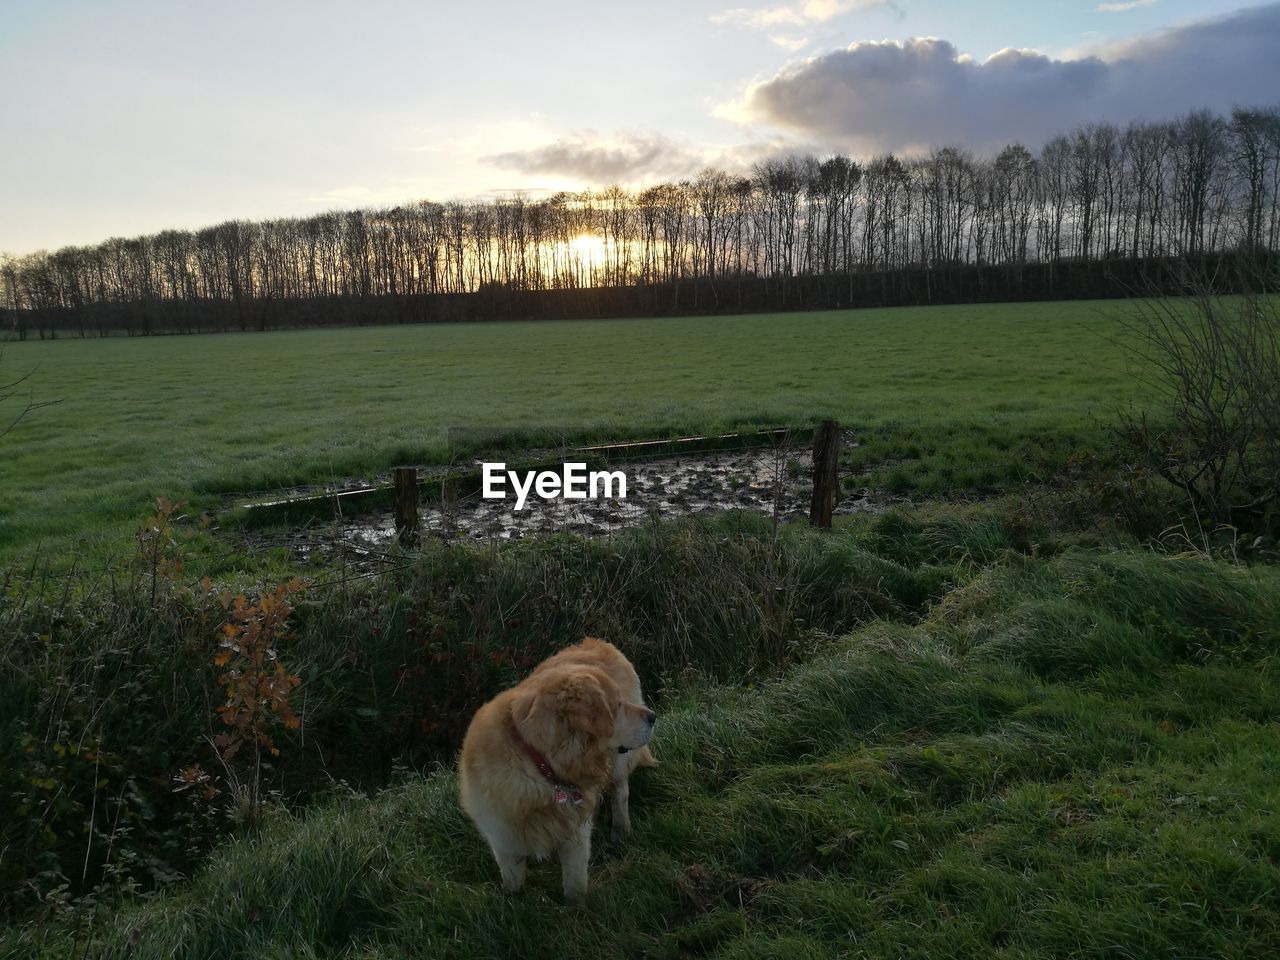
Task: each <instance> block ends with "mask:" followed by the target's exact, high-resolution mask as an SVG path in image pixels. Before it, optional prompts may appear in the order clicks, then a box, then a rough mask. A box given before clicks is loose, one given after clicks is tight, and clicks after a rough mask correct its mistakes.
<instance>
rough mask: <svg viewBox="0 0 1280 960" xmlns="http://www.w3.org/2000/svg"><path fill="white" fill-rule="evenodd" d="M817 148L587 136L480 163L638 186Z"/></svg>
mask: <svg viewBox="0 0 1280 960" xmlns="http://www.w3.org/2000/svg"><path fill="white" fill-rule="evenodd" d="M817 150H818V146H817V144H814V143H810V142H807V141H799V140H796V139H794V138H791V137H781V136H773V137H767V138H762V139H756V140H752V141H748V142H745V143H737V144H728V145H725V144H721V145H714V144H713V145H708V146H700V147H695V146H692V145H690V144H686V143H679V142H676V141H674V140H670V139H668V138H666V137H663V136H661V135H659V134H647V135H636V134H627V135H615V136H612V137H605V136H600V135H597V134H595V133H591V132H587V133H584V134H579V135H577V136H574V137H570V138H562V139H559V140H556V141H554V142H552V143H549V144H545V145H542V146H538V147H534V148H532V149H527V150H511V151H508V152H506V153H499V154H494V155H492V156H488V157H482V158H481V159H482V160H483V161H484V162H485V163H489V164H491V165H493V166H496V167H500V168H502V169H504V170H510V171H514V172H516V173H520V174H524V175H526V176H528V175H536V176H543V177H550V178H553V179H555V180H558V181H566V186H567V185H568V183H573V184H585V185H591V186H605V185H609V184H615V183H618V184H624V185H628V186H639V185H644V184H650V183H655V182H658V181H660V180H680V179H684V178H686V177H691V176H693V175H694V174H696V173H697V172H698V171H699V170H702V169H703V168H705V167H715V168H717V169H720V170H724V171H726V172H728V173H743V172H746V171H747V170H749V169H750V168H751V166H752V164H754V163H757V162H759V161H761V160H765V159H769V158H772V157H781V156H787V155H790V154H793V153H813V152H816V151H817ZM544 189H546V188H544Z"/></svg>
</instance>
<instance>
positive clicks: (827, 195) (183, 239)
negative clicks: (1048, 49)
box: [0, 107, 1280, 336]
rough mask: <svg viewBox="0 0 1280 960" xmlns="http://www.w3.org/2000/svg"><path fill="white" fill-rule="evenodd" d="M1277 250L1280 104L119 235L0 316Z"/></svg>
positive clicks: (399, 306)
mask: <svg viewBox="0 0 1280 960" xmlns="http://www.w3.org/2000/svg"><path fill="white" fill-rule="evenodd" d="M1278 245H1280V108H1276V107H1272V108H1266V109H1248V110H1246V109H1237V110H1235V111H1233V112H1232V114H1231V116H1230V117H1223V116H1219V115H1217V114H1214V113H1211V112H1207V111H1198V112H1194V113H1190V114H1187V115H1186V116H1183V117H1181V118H1179V119H1176V120H1171V121H1164V122H1156V123H1132V124H1130V125H1129V126H1127V127H1123V128H1122V127H1117V126H1114V125H1111V124H1107V123H1095V124H1088V125H1086V126H1083V127H1080V128H1078V129H1076V130H1074V131H1073V132H1071V133H1070V134H1067V135H1063V136H1059V137H1056V138H1054V139H1052V140H1050V141H1049V142H1048V143H1046V144H1045V145H1044V147H1043V148H1042V149H1041V150H1040V151H1039V152H1038V153H1034V154H1033V153H1032V152H1030V151H1029V150H1027V149H1026V148H1025V147H1023V146H1021V145H1020V144H1013V145H1010V146H1008V147H1006V148H1004V149H1003V150H1001V151H1000V152H999V153H998V154H997V155H995V156H993V157H976V156H974V155H972V154H970V153H968V152H966V151H964V150H962V149H958V148H955V147H945V148H941V149H936V150H934V151H932V152H930V153H929V154H927V155H924V156H918V157H911V158H899V157H895V156H893V155H885V156H880V157H876V158H874V159H872V160H869V161H867V162H860V161H856V160H853V159H850V158H848V157H844V156H832V157H829V158H826V159H817V158H814V157H787V158H782V159H773V160H767V161H763V162H761V163H758V164H757V165H756V166H755V167H754V168H753V170H752V172H751V175H750V176H737V175H732V174H729V173H725V172H723V171H720V170H715V169H707V170H705V171H703V172H702V173H701V174H699V175H698V176H697V177H695V178H693V179H691V180H687V181H681V182H678V183H664V184H660V185H657V186H653V187H649V188H646V189H643V190H635V191H633V190H626V189H623V188H620V187H609V188H607V189H604V190H598V191H586V192H582V193H561V194H557V195H555V196H552V197H550V198H547V199H542V200H531V199H528V198H526V197H521V196H514V197H510V198H505V199H499V200H495V201H492V202H477V203H457V202H455V203H445V204H440V203H433V202H430V201H421V202H417V203H411V204H405V205H401V206H397V207H393V208H390V209H381V210H353V211H348V212H333V213H324V214H320V215H317V216H313V217H307V218H300V219H299V218H290V219H279V220H267V221H261V222H256V223H255V222H249V221H238V220H237V221H228V222H226V223H222V224H219V225H217V226H212V227H207V228H205V229H202V230H197V231H185V230H166V231H164V232H162V233H158V234H153V235H150V236H143V237H136V238H132V239H121V238H115V239H111V240H107V241H105V242H103V243H100V244H98V245H96V246H88V247H64V248H63V249H61V250H57V251H55V252H53V253H48V252H44V251H41V252H38V253H33V254H29V255H27V256H23V257H16V258H15V257H8V258H4V259H3V261H2V262H0V309H3V311H4V320H5V322H6V324H7V325H9V326H10V327H12V329H13V330H14V331H15V332H16V333H17V334H18V335H19V336H25V335H27V334H28V333H29V332H33V331H34V332H38V333H39V334H40V335H44V334H45V333H46V332H52V331H59V330H61V331H71V332H76V333H79V334H81V335H88V334H107V333H112V332H128V333H160V332H187V331H190V332H195V331H205V330H235V329H241V330H244V329H268V328H277V327H288V326H315V325H329V324H351V323H397V322H431V321H450V320H475V319H505V318H511V319H522V318H530V317H545V316H565V317H587V316H597V317H598V316H635V315H649V314H664V313H697V312H734V311H747V310H782V309H803V308H818V307H844V306H870V305H895V304H915V303H944V302H973V301H991V300H1032V299H1063V298H1077V297H1099V296H1117V295H1124V294H1126V293H1128V292H1129V291H1131V290H1135V289H1142V290H1151V289H1152V288H1153V286H1154V287H1156V288H1158V287H1160V286H1162V285H1163V284H1164V282H1165V278H1166V277H1168V276H1171V275H1172V273H1173V272H1174V271H1173V270H1172V269H1171V267H1170V265H1171V264H1173V263H1174V262H1175V261H1177V262H1179V263H1182V262H1185V261H1188V260H1190V261H1193V262H1195V263H1196V264H1197V266H1198V268H1200V269H1202V270H1203V271H1205V272H1208V273H1213V272H1216V273H1218V274H1220V275H1222V276H1224V277H1228V278H1229V277H1230V276H1231V275H1232V272H1233V271H1232V269H1230V268H1231V267H1232V265H1233V264H1236V263H1238V262H1239V261H1240V258H1241V256H1242V255H1244V256H1247V257H1248V258H1249V259H1250V260H1252V259H1254V258H1256V257H1257V256H1258V255H1260V254H1267V253H1269V252H1271V251H1274V250H1276V249H1277V246H1278ZM1224 268H1227V269H1224ZM1229 285H1230V281H1229V280H1228V286H1229Z"/></svg>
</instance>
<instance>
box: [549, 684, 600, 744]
mask: <svg viewBox="0 0 1280 960" xmlns="http://www.w3.org/2000/svg"><path fill="white" fill-rule="evenodd" d="M557 706H558V707H559V709H560V712H561V714H563V715H564V717H565V718H566V719H567V720H568V721H569V723H570V725H571V726H573V727H575V728H577V729H578V730H582V731H584V732H585V733H589V734H591V735H592V736H595V737H598V738H600V739H601V740H608V739H609V738H610V737H612V736H613V703H612V702H611V701H610V699H609V691H608V690H606V689H605V687H604V686H603V685H601V683H600V681H599V680H597V679H596V678H595V677H593V676H591V675H590V674H578V675H576V676H572V677H569V678H568V679H566V680H565V682H564V684H563V685H562V686H561V687H560V691H559V697H558V703H557Z"/></svg>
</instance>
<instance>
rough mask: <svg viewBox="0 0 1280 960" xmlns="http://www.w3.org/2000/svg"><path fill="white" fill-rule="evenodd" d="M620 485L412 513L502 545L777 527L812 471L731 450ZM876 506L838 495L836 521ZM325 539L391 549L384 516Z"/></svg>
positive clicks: (427, 507)
mask: <svg viewBox="0 0 1280 960" xmlns="http://www.w3.org/2000/svg"><path fill="white" fill-rule="evenodd" d="M608 469H610V470H621V471H623V472H624V473H625V474H626V477H627V496H626V498H625V499H623V498H615V499H599V500H563V499H556V500H541V499H539V498H538V497H537V496H536V494H532V493H531V494H530V496H529V498H528V500H527V501H526V502H525V505H524V508H523V509H521V510H516V509H515V496H514V494H509V499H506V500H485V499H482V498H481V496H480V494H479V493H475V494H474V495H469V496H465V497H461V498H459V499H457V500H455V501H453V502H444V503H441V502H430V503H424V504H421V505H420V506H419V515H420V518H421V522H420V530H421V532H422V535H423V536H427V537H437V538H442V539H446V540H456V539H471V540H494V539H497V540H506V539H510V538H512V537H522V536H531V535H541V534H549V533H560V532H572V533H578V534H583V535H587V536H604V535H608V534H610V533H613V532H615V531H617V530H621V529H624V528H626V527H630V526H634V525H636V524H639V523H642V522H645V521H646V520H649V519H650V518H659V519H671V518H676V517H685V516H691V515H697V514H701V513H711V512H717V511H722V510H754V511H759V512H762V513H770V514H771V513H772V512H773V510H774V509H775V503H776V507H777V509H778V511H779V515H780V516H781V517H782V518H783V519H787V520H790V519H794V518H800V517H806V516H808V511H809V499H810V496H811V491H812V463H811V457H810V454H809V453H808V452H807V451H797V450H791V451H782V450H775V449H769V450H731V451H720V452H713V453H702V454H693V455H690V454H684V455H680V456H667V457H659V458H654V459H649V460H632V461H629V462H625V463H615V464H611V465H610V466H609V467H608ZM886 506H887V504H886V503H883V502H881V501H880V500H878V499H877V500H876V501H872V500H871V499H870V498H869V497H865V496H860V495H859V496H850V495H846V496H845V497H844V499H843V500H842V501H841V502H840V504H839V506H838V507H837V510H836V512H837V513H857V512H878V511H880V510H883V509H884V508H885V507H886ZM330 535H331V536H332V537H334V538H336V539H338V540H341V541H343V542H345V543H346V544H349V545H351V546H354V547H356V548H361V547H363V548H368V549H373V550H380V549H382V548H385V547H388V546H390V545H391V544H392V543H394V542H395V539H396V531H395V520H394V517H393V515H392V513H391V511H389V510H387V511H382V512H376V513H371V514H366V515H364V516H360V517H354V518H351V519H349V520H347V521H346V522H344V523H341V524H340V525H338V526H337V527H331V528H330Z"/></svg>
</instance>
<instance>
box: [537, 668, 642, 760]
mask: <svg viewBox="0 0 1280 960" xmlns="http://www.w3.org/2000/svg"><path fill="white" fill-rule="evenodd" d="M526 685H527V686H528V688H529V689H528V690H527V691H524V692H523V695H522V696H520V697H518V698H517V700H516V702H515V703H514V704H513V707H512V716H513V719H514V720H515V724H516V729H517V731H518V732H520V734H521V736H523V737H524V738H525V739H526V740H529V741H530V742H531V743H542V744H546V745H548V746H550V745H552V744H557V743H561V742H563V741H564V740H566V739H568V738H569V737H571V736H573V735H574V734H578V735H586V736H588V737H590V738H591V739H593V740H595V741H596V743H597V744H598V745H600V746H603V747H606V748H608V749H610V750H631V749H634V748H636V747H642V746H644V745H645V744H646V743H648V742H649V737H650V736H651V735H652V734H653V724H654V721H655V720H656V719H657V715H656V714H655V713H654V712H653V711H652V710H650V709H649V708H648V707H646V706H645V705H644V704H642V703H628V702H627V701H626V700H624V699H623V697H622V693H621V691H619V689H618V686H617V684H615V683H614V682H613V681H612V680H611V679H609V676H608V675H607V674H606V673H604V672H603V671H600V670H588V669H581V668H576V669H564V670H554V671H550V672H548V673H547V674H546V675H545V676H535V677H532V678H530V681H529V682H528V683H527V684H526Z"/></svg>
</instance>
